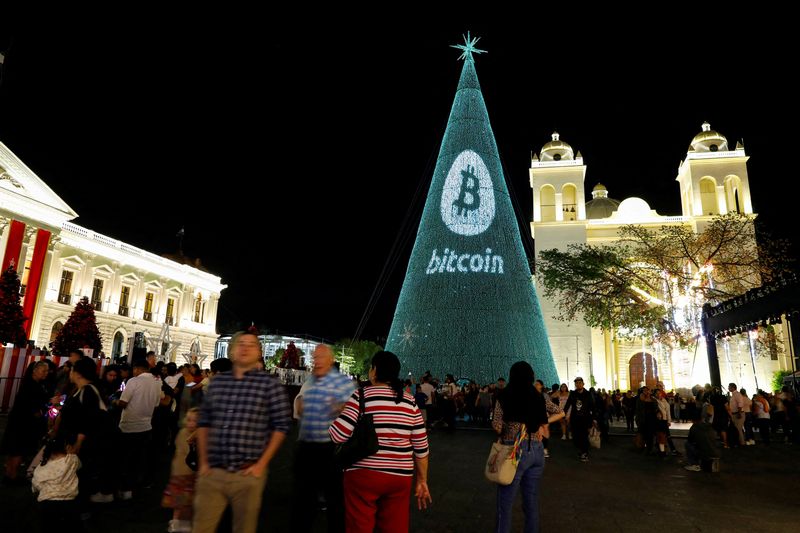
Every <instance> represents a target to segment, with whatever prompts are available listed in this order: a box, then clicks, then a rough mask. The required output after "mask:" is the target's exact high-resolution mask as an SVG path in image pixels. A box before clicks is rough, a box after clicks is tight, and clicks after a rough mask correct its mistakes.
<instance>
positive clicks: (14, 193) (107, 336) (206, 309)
mask: <svg viewBox="0 0 800 533" xmlns="http://www.w3.org/2000/svg"><path fill="white" fill-rule="evenodd" d="M77 216H78V214H77V213H76V212H75V211H73V210H72V208H70V207H69V206H68V205H67V204H66V203H65V202H64V201H63V200H62V199H61V198H59V197H58V196H57V195H56V194H55V193H54V192H53V191H52V190H51V189H50V188H49V187H48V186H47V184H45V183H44V182H43V181H42V180H41V178H39V177H38V176H37V175H36V174H35V173H34V172H33V171H32V170H31V169H29V168H28V167H27V166H26V165H25V164H24V163H23V162H22V161H20V160H19V158H17V157H16V156H15V155H14V154H13V153H12V152H11V150H9V149H8V148H7V147H6V146H5V145H4V144H2V143H0V231H1V232H2V238H1V239H0V260H1V261H2V268H3V269H4V270H5V269H6V268H8V267H9V266H10V265H14V267H15V268H16V269H17V272H18V273H19V275H20V279H21V281H22V291H23V296H22V298H23V301H22V305H23V310H24V312H25V315H26V316H27V317H29V318H28V320H27V322H26V323H25V330H26V333H27V336H28V339H30V340H31V341H33V343H34V344H36V345H37V346H47V345H48V344H49V343H50V342H51V341H52V340H53V339H55V336H56V335H57V333H58V331H59V330H60V328H61V327H63V325H64V324H65V323H66V321H67V319H68V318H69V316H70V313H71V312H72V310H73V308H74V306H75V304H76V303H77V302H78V300H80V299H81V298H83V297H87V298H88V299H89V301H90V302H91V303H92V304H93V306H94V308H95V315H96V317H97V326H98V328H99V329H100V333H101V335H102V341H103V352H104V353H105V354H106V355H108V356H119V355H125V354H128V353H130V352H131V351H132V348H133V346H134V342H136V343H137V344H138V345H140V346H141V347H143V348H147V349H148V350H155V351H156V352H157V353H159V354H160V355H162V357H163V358H164V359H166V360H171V361H177V362H179V363H183V362H186V361H189V360H199V361H203V360H207V362H210V360H211V359H212V358H213V357H210V356H212V355H213V353H214V347H215V342H216V339H217V334H216V317H217V305H218V302H219V297H220V293H221V292H222V290H223V289H225V287H226V285H223V284H222V283H221V280H220V278H219V276H215V275H213V274H210V273H208V272H205V271H204V270H201V269H199V268H196V267H195V266H193V265H188V264H183V263H180V262H177V261H173V260H171V259H167V258H165V257H161V256H158V255H156V254H153V253H150V252H147V251H145V250H141V249H139V248H136V247H134V246H131V245H129V244H126V243H124V242H121V241H118V240H115V239H112V238H109V237H107V236H105V235H102V234H100V233H97V232H95V231H92V230H89V229H87V228H83V227H81V226H78V225H77V224H74V223H73V222H71V221H72V220H73V219H75V218H76V217H77ZM93 355H97V354H93ZM206 366H207V364H206Z"/></svg>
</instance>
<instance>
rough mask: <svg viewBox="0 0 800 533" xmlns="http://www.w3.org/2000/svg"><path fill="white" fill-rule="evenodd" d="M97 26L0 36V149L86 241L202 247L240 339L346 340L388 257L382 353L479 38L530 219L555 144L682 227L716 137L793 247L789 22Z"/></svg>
mask: <svg viewBox="0 0 800 533" xmlns="http://www.w3.org/2000/svg"><path fill="white" fill-rule="evenodd" d="M61 9H64V10H66V8H63V7H62V8H61ZM81 9H86V8H79V7H78V8H76V7H74V6H70V7H69V11H65V12H63V13H62V12H55V13H52V12H51V13H48V14H47V16H46V17H45V18H41V17H42V14H41V13H38V14H36V17H33V16H31V15H27V16H21V17H19V18H17V17H9V16H6V17H0V50H4V51H5V54H6V61H5V67H4V71H3V77H2V81H1V82H0V140H2V142H4V143H5V144H6V145H7V146H9V147H10V148H11V150H13V151H14V152H15V153H16V154H17V155H18V156H19V157H20V158H21V159H22V160H23V161H24V162H25V163H26V164H27V165H28V166H30V167H31V168H32V169H33V170H34V172H36V173H37V174H38V175H39V176H40V177H42V179H44V180H45V182H47V183H48V185H50V187H51V188H52V189H53V190H54V191H55V192H56V193H57V194H59V195H60V196H61V197H62V198H63V199H64V200H65V201H66V202H67V203H68V204H69V205H70V206H71V207H72V208H73V209H74V210H75V211H77V212H78V214H79V215H80V217H79V218H78V219H77V220H75V222H76V223H78V224H81V225H83V226H85V227H88V228H91V229H93V230H95V231H98V232H100V233H103V234H106V235H109V236H111V237H114V238H117V239H121V240H123V241H126V242H129V243H131V244H133V245H135V246H139V247H142V248H145V249H147V250H150V251H153V252H155V253H171V252H174V251H175V250H176V247H177V240H176V238H175V234H176V232H177V231H178V230H179V229H180V228H181V227H184V228H185V232H186V235H185V239H184V243H183V246H184V251H185V253H186V254H187V255H189V256H192V257H200V258H201V259H202V261H203V264H204V265H205V266H206V267H207V268H208V270H210V271H211V272H214V273H216V274H218V275H220V276H221V277H222V280H223V283H227V284H228V285H229V288H228V289H227V290H226V291H224V292H223V297H222V302H221V303H222V305H221V307H220V316H219V320H218V324H219V325H220V327H221V329H222V330H223V331H228V330H230V329H231V328H234V327H238V326H239V325H240V324H244V323H247V324H249V322H250V321H255V322H256V323H257V324H258V325H260V326H262V327H263V328H266V329H270V330H273V331H280V332H284V333H300V334H303V333H307V334H311V335H316V336H323V337H326V338H329V339H332V340H336V339H338V338H341V337H346V336H351V335H352V334H353V333H354V332H355V330H356V328H357V326H358V324H359V319H360V318H361V316H362V313H363V312H364V310H365V308H366V306H367V304H368V302H369V300H370V295H371V294H372V292H373V289H374V288H375V286H376V284H377V283H378V280H379V278H380V274H381V270H382V269H383V267H384V264H385V263H386V262H387V258H390V257H393V258H394V259H395V260H396V261H395V266H394V268H393V275H392V276H391V277H389V278H388V282H387V284H386V286H385V288H384V290H383V292H382V295H381V297H380V298H379V299H378V300H377V304H376V306H375V309H374V311H373V312H372V313H370V315H369V316H370V319H369V321H368V322H367V323H366V327H365V329H364V333H363V336H364V337H365V338H369V339H379V340H380V338H381V337H385V336H386V334H387V332H388V329H389V326H390V323H391V317H392V313H393V312H394V306H395V303H396V300H397V296H398V294H399V289H400V286H401V284H402V279H403V275H404V273H405V269H406V265H407V261H408V256H409V254H410V251H411V246H412V244H413V236H414V235H415V234H416V227H417V223H418V219H419V214H420V212H421V204H422V202H423V201H424V194H423V195H422V198H420V199H419V201H418V202H417V203H414V202H413V199H414V194H415V191H416V190H417V188H418V187H419V186H420V185H422V187H423V188H424V191H425V192H426V191H427V186H428V184H429V180H430V176H431V173H432V172H433V166H434V164H435V160H436V155H437V153H438V149H439V144H440V142H441V138H442V135H443V133H444V129H445V126H446V122H447V117H448V115H449V112H450V106H451V104H452V100H453V95H454V92H455V89H456V85H457V82H458V76H459V73H460V69H461V63H460V62H458V61H457V57H458V55H459V52H458V51H456V50H454V49H452V48H449V45H450V44H457V43H459V42H460V41H461V35H462V33H464V32H466V30H470V31H471V32H472V34H473V35H477V36H480V37H481V41H480V42H479V45H478V46H479V47H481V48H484V49H486V50H488V54H486V55H482V56H479V57H478V59H477V71H478V76H479V79H480V81H481V85H482V89H483V94H484V98H485V100H486V103H487V107H488V110H489V116H490V119H491V121H492V127H493V129H494V134H495V137H496V140H497V144H498V147H499V150H500V156H501V158H502V160H503V164H504V168H505V172H506V179H507V181H509V182H510V185H511V189H512V190H513V191H512V194H513V193H515V194H516V197H517V200H518V202H519V204H520V206H521V210H522V213H521V215H520V216H521V218H522V219H524V220H529V219H530V217H531V203H532V200H531V192H530V188H529V185H528V168H529V164H530V152H531V151H532V150H536V151H538V150H539V149H540V148H541V146H542V145H543V144H544V143H545V142H547V141H548V140H549V139H550V134H551V133H552V132H553V130H554V129H557V130H558V131H559V132H560V133H561V139H562V140H564V141H566V142H568V143H570V144H571V145H572V146H573V148H574V149H576V150H580V151H581V152H582V154H583V156H584V161H585V163H586V164H587V165H588V172H587V178H586V179H587V184H586V185H587V187H586V188H587V191H590V190H591V188H592V186H593V185H594V184H596V183H597V182H598V181H602V182H603V183H604V184H605V185H606V186H607V187H608V189H609V191H610V196H611V197H613V198H617V199H623V198H625V197H628V196H639V197H642V198H644V199H645V200H647V201H648V202H649V203H650V205H651V206H652V207H653V208H655V209H657V210H658V211H659V213H661V214H680V199H679V193H678V185H677V182H675V176H676V175H677V168H678V164H679V163H680V161H681V160H682V159H683V158H684V157H685V155H686V150H687V148H688V146H689V142H690V141H691V139H692V137H693V136H694V135H695V134H696V133H698V132H699V131H700V125H701V124H702V122H703V121H704V120H708V121H709V122H710V123H711V125H712V127H713V128H714V129H715V130H717V131H720V132H721V133H723V134H724V135H726V136H727V138H728V140H729V142H730V144H731V145H732V146H734V145H735V142H736V141H737V140H739V139H743V140H744V145H745V149H746V151H747V153H748V155H750V156H751V157H752V159H751V160H750V163H749V176H750V184H751V190H752V195H753V205H754V209H755V210H756V212H759V213H761V217H762V219H763V221H764V222H765V223H766V225H767V226H768V227H769V228H770V229H771V230H772V231H773V232H774V233H776V234H778V235H781V236H789V237H793V233H794V228H795V224H794V223H793V221H792V222H791V223H790V222H789V221H791V220H792V219H791V218H790V216H791V213H792V211H793V210H794V209H795V204H796V201H797V200H796V199H797V198H798V196H797V195H798V192H800V191H798V185H797V178H796V175H797V171H796V169H795V167H794V165H795V164H796V158H795V157H793V155H794V152H795V150H794V149H793V146H794V143H795V141H794V138H793V137H794V131H792V130H790V128H791V126H790V124H793V123H794V120H795V116H796V107H795V104H794V102H795V100H796V95H795V93H796V89H795V88H794V87H795V86H794V85H793V84H792V83H790V79H791V78H792V77H793V76H794V74H795V70H796V69H795V67H794V65H795V63H796V60H795V58H794V55H795V54H794V52H793V50H794V49H795V48H796V47H795V46H794V45H793V44H792V43H790V37H791V33H789V32H787V31H786V29H787V28H783V27H781V25H782V24H784V23H783V22H782V21H780V20H772V21H770V25H771V26H769V27H766V28H762V27H761V26H760V23H759V22H758V21H756V20H755V19H752V18H748V15H747V14H746V13H732V14H731V13H730V12H729V15H727V16H726V17H724V19H723V18H722V16H721V15H720V14H719V13H709V14H707V15H702V14H700V13H696V12H695V13H693V14H692V16H691V17H690V16H688V15H687V14H686V13H677V12H676V13H663V14H656V15H653V14H647V15H645V14H644V13H636V12H630V11H627V12H626V11H622V10H620V11H619V12H618V13H612V12H605V13H602V15H604V16H605V17H606V19H607V20H605V21H604V22H601V21H600V19H595V18H594V15H595V14H593V13H572V12H570V13H564V12H561V11H548V9H546V8H540V9H539V10H538V11H537V12H536V13H535V15H531V14H515V13H503V14H502V16H501V17H497V16H496V14H495V16H489V15H488V14H485V13H483V12H474V13H469V12H467V10H466V9H461V10H459V11H464V12H467V14H463V15H458V16H457V17H455V18H457V20H451V21H447V22H441V21H434V20H431V19H430V18H429V17H428V16H427V15H422V14H402V13H398V14H385V15H377V14H373V13H369V12H358V13H355V12H344V11H339V10H335V11H334V10H332V9H331V10H329V11H328V12H325V13H323V12H319V11H314V10H311V8H310V7H309V8H308V9H307V10H306V12H304V13H302V14H300V13H295V14H292V15H285V14H277V13H276V14H273V15H271V16H269V15H263V14H262V15H257V14H256V13H245V12H231V11H225V10H224V9H222V8H219V7H217V8H215V9H214V10H213V11H211V10H210V11H205V12H203V11H189V10H186V11H184V10H180V11H175V12H164V11H163V10H161V9H160V10H158V11H151V10H147V9H145V8H139V9H140V10H139V11H130V12H119V13H111V12H91V13H89V12H81V11H80V10H81ZM192 9H195V8H192ZM76 10H77V11H76ZM312 14H313V15H314V18H313V20H311V19H310V18H311V15H312ZM97 17H100V20H102V23H98V22H97V20H98V18H97ZM364 17H367V19H372V20H373V22H372V23H369V24H368V23H365V22H364ZM631 17H633V18H631ZM690 18H691V19H692V21H689V19H690ZM623 20H624V21H625V22H617V23H615V22H614V21H623ZM637 20H638V22H635V21H637ZM786 24H788V22H787V23H786ZM657 28H662V29H657ZM762 30H764V31H762ZM756 36H758V37H756ZM790 45H791V46H790ZM407 216H408V217H409V219H410V221H411V222H412V224H411V230H410V231H411V234H410V235H411V238H408V239H406V240H405V241H404V242H405V245H404V246H400V247H399V248H398V249H396V253H395V254H394V255H392V254H391V251H392V249H393V248H392V247H393V243H394V241H395V239H396V237H397V236H398V234H400V233H401V228H402V225H403V221H404V220H405V219H406V217H407ZM789 224H791V225H789ZM391 263H392V261H390V264H391Z"/></svg>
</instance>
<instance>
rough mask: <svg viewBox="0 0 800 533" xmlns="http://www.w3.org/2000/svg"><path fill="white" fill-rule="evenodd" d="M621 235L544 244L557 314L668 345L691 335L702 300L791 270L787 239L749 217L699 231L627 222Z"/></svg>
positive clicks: (545, 280)
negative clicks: (561, 245)
mask: <svg viewBox="0 0 800 533" xmlns="http://www.w3.org/2000/svg"><path fill="white" fill-rule="evenodd" d="M619 237H620V239H619V240H618V241H614V242H611V243H608V244H604V245H591V244H581V245H572V246H570V247H569V248H568V249H567V250H565V251H561V250H556V249H553V250H544V251H542V252H541V253H540V255H539V260H538V261H537V276H538V278H539V281H540V282H541V285H542V288H543V293H544V295H545V296H546V297H547V298H550V299H552V300H553V301H555V302H556V307H557V310H558V315H557V316H556V318H558V319H560V320H574V319H576V318H581V317H582V318H583V320H584V321H585V322H586V324H588V325H589V326H591V327H599V328H604V329H615V330H617V331H618V334H619V335H620V336H621V337H626V336H629V337H632V336H635V337H639V336H646V337H651V338H653V340H655V341H658V342H662V343H665V344H668V345H675V344H677V345H686V344H688V343H690V342H692V341H693V340H694V339H695V337H696V335H697V329H698V327H699V321H700V315H701V312H702V305H703V303H705V302H706V301H712V302H713V301H719V300H723V299H727V298H730V297H733V296H736V295H739V294H742V293H744V292H746V291H747V290H748V289H751V288H753V287H758V286H760V285H761V284H762V280H763V281H769V280H771V279H774V278H775V277H776V276H779V275H781V274H783V273H785V272H787V271H788V270H789V263H788V262H787V259H786V257H787V256H788V254H787V253H786V251H787V247H788V244H787V242H786V241H785V240H776V239H771V238H769V236H767V235H765V234H762V235H761V236H760V242H758V243H757V242H756V236H755V228H754V224H753V220H752V218H751V217H748V216H746V215H741V214H738V213H729V214H726V215H721V216H718V217H715V218H714V219H713V220H712V221H711V223H710V224H709V225H708V226H707V227H706V228H705V229H704V230H703V231H702V232H700V233H695V232H694V231H693V230H692V228H691V227H689V226H687V225H673V226H662V227H661V228H660V229H649V228H646V227H643V226H639V225H629V226H623V227H622V228H620V230H619Z"/></svg>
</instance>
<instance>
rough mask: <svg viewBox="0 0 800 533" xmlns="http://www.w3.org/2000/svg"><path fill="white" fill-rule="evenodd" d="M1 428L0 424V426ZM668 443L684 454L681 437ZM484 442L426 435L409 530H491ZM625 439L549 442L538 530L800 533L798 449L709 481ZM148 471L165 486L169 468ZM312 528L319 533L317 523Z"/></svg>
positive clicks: (132, 508) (743, 463)
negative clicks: (424, 500)
mask: <svg viewBox="0 0 800 533" xmlns="http://www.w3.org/2000/svg"><path fill="white" fill-rule="evenodd" d="M4 425H5V417H0V429H2V426H4ZM622 429H624V427H623V428H622ZM616 431H621V430H620V429H619V428H617V429H616ZM676 433H678V434H680V433H681V431H676ZM675 440H676V444H677V445H678V447H679V449H680V450H683V440H682V439H680V438H676V439H675ZM491 441H492V435H491V433H490V432H488V431H481V430H470V429H462V430H457V431H455V432H452V433H448V432H445V431H434V432H433V433H432V435H431V450H432V455H431V472H430V488H431V492H432V495H433V505H432V507H431V508H429V509H428V510H427V511H423V512H420V511H417V510H416V509H412V510H411V524H412V527H411V531H414V532H417V531H419V532H423V531H424V532H426V533H447V532H456V531H458V532H461V533H463V532H465V531H468V532H470V533H473V532H474V533H479V532H480V533H482V532H490V531H492V529H493V525H494V497H495V490H494V486H493V485H491V484H489V483H488V482H487V481H485V480H484V479H483V473H482V472H483V462H484V460H485V456H486V454H487V453H488V450H489V447H490V443H491ZM632 442H633V439H632V436H630V435H623V434H621V433H615V434H614V435H613V436H612V437H611V442H610V443H609V444H607V445H604V446H603V448H602V449H601V450H595V451H593V452H592V454H591V461H590V463H589V464H582V463H580V462H578V461H577V458H576V455H575V452H574V448H573V447H572V443H571V441H561V440H554V441H553V442H552V444H551V453H552V458H551V459H549V460H548V463H547V466H546V468H545V473H544V480H543V483H542V496H541V514H542V531H544V532H548V531H561V532H570V531H621V532H628V531H630V532H641V531H643V530H648V529H649V530H653V531H681V532H684V531H708V532H725V531H736V532H741V531H759V532H771V531H775V532H778V531H800V516H798V514H799V513H798V511H797V509H798V507H797V503H798V502H797V500H798V488H800V481H798V480H800V460H799V459H800V449H798V447H797V446H790V445H787V444H783V443H780V444H773V445H772V446H771V447H765V446H749V447H745V448H741V449H731V450H723V452H724V453H723V460H722V471H721V472H720V473H718V474H708V473H704V472H699V473H693V472H687V471H685V470H683V468H682V467H681V464H680V463H679V460H680V459H681V458H672V457H670V458H667V459H659V458H655V457H648V456H643V455H642V454H641V453H640V452H638V451H636V450H635V449H634V448H633V445H632ZM112 453H113V451H112ZM291 461H292V446H285V447H284V448H283V449H282V450H281V453H280V454H279V455H278V457H277V458H276V460H275V461H274V463H273V466H272V469H271V472H270V479H269V484H268V488H267V493H266V495H265V505H264V508H263V512H262V515H263V516H262V518H263V520H262V522H261V523H262V525H261V528H260V530H259V531H261V532H289V531H293V528H292V527H291V524H290V517H291V514H290V509H291V506H292V502H291V496H290V495H291V492H292V490H291V488H292V482H293V480H292V471H291V468H290V465H291ZM154 467H157V468H158V469H159V472H161V481H162V483H164V482H165V481H166V475H167V474H166V462H165V461H164V462H157V463H155V464H154ZM162 486H163V485H162ZM29 490H30V489H29V487H28V488H8V487H0V517H2V518H0V531H2V533H16V532H18V531H19V532H22V531H25V532H29V531H30V532H35V531H38V519H37V516H36V505H35V502H34V500H33V497H32V496H31V495H30V494H29V492H28V491H29ZM159 502H160V490H159V489H153V490H150V491H147V492H145V493H144V494H141V495H139V496H137V498H135V499H134V500H133V501H132V502H124V503H117V502H115V503H112V504H105V505H96V509H95V512H94V516H93V518H92V520H91V522H90V523H89V530H90V532H110V531H113V532H114V533H127V532H134V531H135V532H137V533H147V532H163V531H165V530H166V524H167V522H168V520H169V518H170V511H168V510H165V509H161V508H160V507H159ZM304 512H312V510H311V509H305V510H304ZM515 513H516V514H515V518H516V520H517V523H516V524H515V527H514V530H515V531H521V530H522V511H521V508H520V505H519V499H518V501H517V506H516V511H515ZM317 526H318V527H317V531H324V521H323V519H322V517H320V518H319V520H318V523H317ZM47 533H54V532H47Z"/></svg>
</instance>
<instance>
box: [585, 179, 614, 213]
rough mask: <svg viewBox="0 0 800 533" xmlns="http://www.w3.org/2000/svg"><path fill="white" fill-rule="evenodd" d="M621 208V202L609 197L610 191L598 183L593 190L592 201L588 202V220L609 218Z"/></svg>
mask: <svg viewBox="0 0 800 533" xmlns="http://www.w3.org/2000/svg"><path fill="white" fill-rule="evenodd" d="M618 207H619V201H618V200H614V199H612V198H609V197H608V189H606V187H605V185H603V184H602V183H598V184H597V185H595V186H594V188H593V189H592V199H591V200H589V201H588V202H586V218H587V219H589V220H591V219H597V218H608V217H610V216H611V214H612V213H613V212H614V211H616V210H617V208H618Z"/></svg>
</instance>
